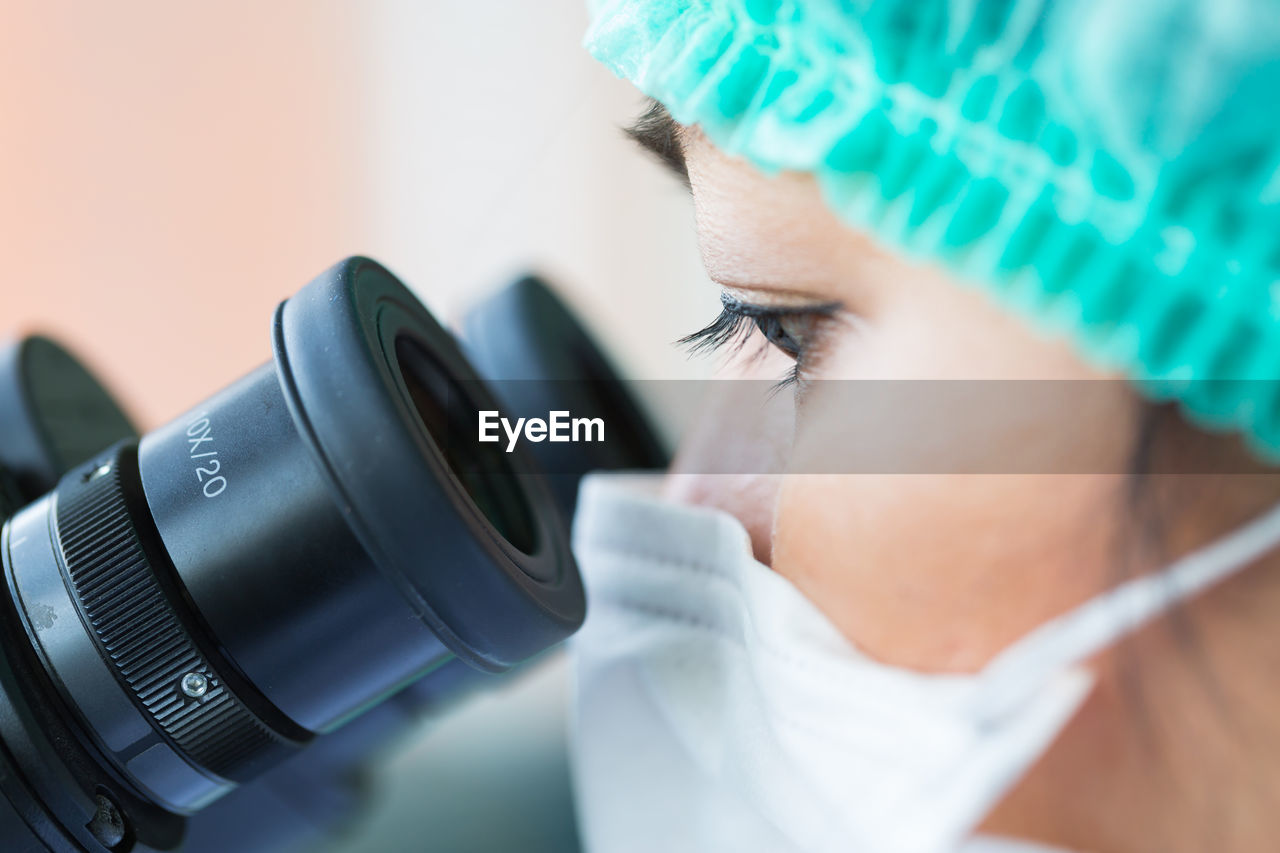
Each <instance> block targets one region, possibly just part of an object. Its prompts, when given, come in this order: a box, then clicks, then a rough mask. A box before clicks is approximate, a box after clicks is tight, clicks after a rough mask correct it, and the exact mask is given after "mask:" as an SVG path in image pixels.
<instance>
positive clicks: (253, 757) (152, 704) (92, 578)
mask: <svg viewBox="0 0 1280 853" xmlns="http://www.w3.org/2000/svg"><path fill="white" fill-rule="evenodd" d="M126 451H127V448H125V449H122V450H119V451H117V452H116V453H115V454H114V455H113V456H112V457H111V458H110V459H109V460H106V461H103V462H100V463H98V464H97V466H96V467H89V468H86V469H85V473H84V474H82V475H81V476H71V477H65V478H63V481H62V483H61V484H60V485H59V487H58V491H57V498H56V500H57V504H56V517H57V537H58V541H59V544H60V545H61V550H62V555H63V567H62V568H63V571H64V572H65V573H66V577H67V579H68V580H69V582H70V583H69V587H70V589H71V590H72V597H73V598H74V599H75V601H76V605H77V607H79V609H80V612H81V616H82V617H83V619H84V622H85V624H86V625H87V626H89V628H90V629H91V631H90V633H91V634H92V635H93V639H94V641H95V643H96V644H97V645H98V647H99V649H100V650H101V652H102V656H103V659H104V660H106V661H107V662H108V663H109V664H110V665H111V667H112V668H113V669H114V670H115V673H116V674H117V676H118V677H119V679H120V681H121V683H123V684H124V685H125V686H126V687H127V689H128V691H129V693H130V694H131V695H132V696H133V698H134V699H135V700H136V702H137V704H138V706H139V707H140V708H141V709H142V711H143V712H144V713H145V714H146V715H147V716H148V717H149V718H150V719H151V720H152V721H153V722H154V723H155V726H156V729H157V730H158V731H160V732H162V733H163V734H164V735H165V736H166V737H167V738H168V739H169V740H170V741H171V742H172V743H173V745H174V747H175V748H177V749H178V750H179V751H180V752H181V753H182V754H183V755H185V756H186V757H187V758H188V759H189V760H190V761H192V762H193V763H195V764H196V765H198V766H200V767H203V768H205V769H206V770H208V771H210V772H212V773H215V774H217V775H218V776H221V777H223V778H226V779H231V780H235V781H242V779H240V778H238V777H241V776H242V775H244V774H243V773H242V772H240V771H243V770H244V769H245V768H246V765H250V764H254V763H256V762H257V761H258V760H260V759H261V758H262V756H263V755H264V753H278V751H279V750H280V749H281V748H284V749H288V750H292V749H294V748H296V747H297V746H298V744H296V743H295V742H294V741H292V740H290V739H288V738H286V737H284V736H283V735H281V734H279V733H278V732H276V731H275V730H274V729H272V728H270V727H269V726H268V725H267V724H265V723H264V722H263V721H262V720H261V719H260V718H259V717H258V716H257V715H256V714H254V713H253V712H252V711H251V710H250V709H249V708H248V707H246V706H245V704H244V702H242V701H241V700H240V699H239V698H238V697H237V696H236V695H235V694H234V693H233V692H232V691H231V690H230V689H229V688H228V686H227V685H226V684H225V682H224V680H223V679H222V678H221V677H220V676H219V674H218V673H217V671H216V670H215V669H214V666H213V665H212V663H211V662H210V660H209V659H208V658H207V657H206V656H205V655H204V654H202V653H201V651H200V649H199V648H198V647H197V645H196V643H195V641H194V640H193V639H192V637H191V634H190V632H189V631H188V629H187V627H186V625H185V624H184V622H183V620H182V618H181V617H180V615H179V613H178V610H177V608H176V607H175V606H174V604H173V602H172V601H171V600H170V596H169V595H168V594H167V593H166V591H165V589H164V588H163V587H162V586H161V584H160V581H159V580H158V579H157V577H156V573H155V570H154V567H153V566H152V564H151V560H150V559H149V558H148V556H147V552H146V549H145V548H144V546H143V542H142V537H141V536H140V535H139V532H138V529H137V527H136V525H135V523H134V520H133V518H132V517H131V516H130V513H129V511H128V501H127V495H126V490H125V483H124V479H123V475H122V465H121V461H122V460H121V456H122V454H124V453H125V452H126Z"/></svg>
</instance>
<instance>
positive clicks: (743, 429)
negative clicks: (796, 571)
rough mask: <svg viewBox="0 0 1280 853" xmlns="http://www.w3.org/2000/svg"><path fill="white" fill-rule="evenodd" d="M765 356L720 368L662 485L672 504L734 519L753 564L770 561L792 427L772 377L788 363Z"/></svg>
mask: <svg viewBox="0 0 1280 853" xmlns="http://www.w3.org/2000/svg"><path fill="white" fill-rule="evenodd" d="M789 364H790V362H789V361H787V359H786V358H785V356H782V355H781V354H777V353H772V351H771V354H770V355H768V356H765V357H760V358H747V359H743V360H741V362H740V363H736V364H731V365H727V366H726V367H725V368H724V369H723V370H722V371H721V372H720V373H719V374H718V375H717V377H716V378H715V379H712V380H708V382H707V385H708V388H707V393H705V394H703V395H701V397H702V400H703V403H702V408H701V411H700V412H699V414H698V417H697V418H695V419H694V421H693V425H692V426H691V427H690V428H689V430H688V431H687V432H686V434H685V435H684V436H683V437H682V438H681V442H680V446H679V448H678V449H677V451H676V455H675V459H674V461H673V462H672V465H671V469H670V471H669V473H668V475H667V478H666V481H665V483H664V493H665V495H666V497H668V498H669V499H672V500H678V501H681V502H683V503H689V504H696V505H699V506H709V507H715V508H717V509H720V510H723V511H725V512H727V513H729V514H731V515H733V516H735V517H736V518H737V519H738V520H739V521H741V522H742V524H743V526H744V527H746V529H747V533H748V534H749V535H750V536H751V548H752V551H753V552H754V553H755V557H756V559H757V560H759V561H760V562H762V563H764V564H766V565H768V564H769V561H770V558H771V556H772V550H773V549H772V541H773V519H774V508H775V506H776V504H777V496H778V489H779V486H780V484H781V480H782V476H783V471H784V470H785V467H786V461H787V451H788V449H789V448H790V445H791V436H792V432H793V430H794V425H795V411H794V406H793V404H792V398H791V395H790V394H788V393H786V392H785V391H784V392H777V393H775V392H776V391H777V389H776V387H775V385H776V380H777V377H778V376H779V375H781V374H782V373H783V372H784V370H785V368H786V367H787V366H789Z"/></svg>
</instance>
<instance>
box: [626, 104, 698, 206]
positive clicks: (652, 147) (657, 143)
mask: <svg viewBox="0 0 1280 853" xmlns="http://www.w3.org/2000/svg"><path fill="white" fill-rule="evenodd" d="M681 131H682V128H681V127H680V124H679V123H678V122H677V121H676V120H675V119H673V118H672V117H671V113H669V112H667V108H666V107H664V106H663V105H662V104H660V103H658V102H657V101H655V100H653V99H652V98H650V99H649V105H648V106H647V107H646V108H645V111H644V112H643V113H641V114H640V116H639V117H638V118H637V119H636V120H635V121H633V122H632V123H631V125H630V126H629V127H627V128H625V129H624V132H625V133H626V134H627V136H629V137H631V139H633V140H635V142H636V143H638V144H639V145H640V147H641V148H643V149H644V150H646V151H648V152H649V153H650V154H652V155H653V156H654V157H656V158H658V161H659V162H660V163H662V165H663V166H665V167H666V168H667V170H668V171H670V172H671V173H672V174H674V175H675V176H676V178H677V179H679V181H680V183H682V184H684V185H685V186H686V187H688V186H689V168H688V166H687V165H686V164H685V160H684V146H683V145H681V144H680V134H681Z"/></svg>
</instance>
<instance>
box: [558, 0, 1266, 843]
mask: <svg viewBox="0 0 1280 853" xmlns="http://www.w3.org/2000/svg"><path fill="white" fill-rule="evenodd" d="M599 5H600V6H601V8H599V9H597V10H596V12H595V17H594V20H593V24H592V29H591V31H590V33H589V35H588V38H587V44H588V48H589V49H590V50H591V51H592V53H593V54H594V55H595V56H596V57H597V58H599V59H601V60H602V61H604V62H605V63H606V64H607V65H608V66H610V67H611V68H612V69H613V70H614V71H615V72H616V73H618V74H620V75H622V76H625V77H627V78H628V79H630V80H632V81H633V82H634V83H636V85H637V86H638V87H639V88H640V89H641V90H642V91H643V92H644V93H645V94H646V95H649V96H651V97H652V98H654V99H655V100H656V102H657V104H659V105H660V106H656V107H655V108H654V109H653V110H651V111H650V112H649V113H648V114H646V116H644V117H643V118H642V120H641V121H640V122H639V123H638V124H637V127H636V128H635V130H634V131H633V132H634V134H635V135H636V136H637V137H638V138H639V139H641V141H643V142H645V143H646V144H647V145H648V146H649V147H651V148H653V149H654V150H655V151H657V153H659V154H660V155H661V156H662V157H663V159H664V160H666V161H667V163H668V164H669V165H671V166H672V167H673V168H675V169H676V170H677V171H678V172H679V173H680V175H681V176H682V177H685V178H686V179H687V180H688V183H689V185H690V187H691V190H692V196H693V202H694V207H695V211H696V214H697V228H698V235H699V240H700V244H701V247H702V252H703V257H704V261H705V264H706V267H707V271H708V273H709V275H710V277H711V278H712V279H713V280H714V281H715V282H717V283H718V284H719V285H720V286H721V288H722V289H723V300H724V304H725V310H724V314H723V315H722V316H721V317H719V318H717V320H716V321H715V322H714V323H713V324H712V325H711V326H710V327H708V328H707V329H704V330H703V331H702V332H699V333H697V334H695V335H694V336H693V342H694V343H695V344H697V343H699V342H701V343H704V344H706V343H707V342H710V343H711V344H714V345H719V344H723V343H726V342H730V343H733V342H736V343H742V342H743V341H744V340H746V339H747V338H748V337H750V338H752V339H753V340H754V341H755V342H757V343H758V342H761V341H763V342H765V345H766V346H768V347H772V349H773V351H774V355H773V356H772V357H771V359H773V360H777V359H781V360H782V361H786V362H788V363H789V365H788V369H789V370H790V371H791V374H792V375H791V377H790V378H791V379H793V380H795V381H794V382H793V383H792V385H793V390H794V393H795V399H796V400H797V409H796V414H795V424H794V436H793V437H791V446H790V451H789V453H790V456H789V457H788V458H789V462H788V463H787V465H788V471H789V473H786V474H784V475H782V476H780V477H773V476H769V477H761V478H756V479H755V480H754V481H753V482H751V483H746V482H745V479H750V478H742V477H739V478H731V479H726V478H716V477H693V478H691V479H690V478H674V479H672V480H670V481H669V482H668V483H667V487H666V490H667V495H666V500H659V499H657V498H654V497H651V496H647V495H645V494H642V493H641V489H640V488H639V487H638V486H637V485H635V484H631V483H625V482H618V481H613V480H606V479H600V480H596V481H594V482H591V483H589V484H588V485H587V487H586V489H585V491H584V494H583V499H582V507H583V508H582V510H581V511H580V516H579V518H578V520H577V523H576V531H575V538H576V544H577V548H578V552H579V554H580V560H581V563H582V565H583V569H584V573H585V575H586V579H587V584H588V590H589V600H590V605H591V616H590V618H589V619H588V625H587V628H586V629H585V630H584V632H583V633H582V634H581V635H580V637H579V638H578V640H577V642H576V644H575V648H574V651H575V655H576V657H577V673H578V698H577V701H578V711H579V714H578V718H577V728H576V738H577V742H576V758H575V761H576V769H577V774H578V782H577V786H578V796H579V801H580V805H581V812H582V826H583V831H584V835H585V837H586V840H587V842H588V845H589V846H590V847H591V848H593V849H609V850H616V849H622V850H656V849H663V850H721V849H722V850H735V851H738V850H811V849H815V850H868V851H874V853H882V851H943V850H955V849H964V850H979V849H988V848H990V849H993V850H995V849H1000V850H1003V849H1010V850H1022V849H1041V847H1040V846H1039V845H1045V846H1047V847H1048V848H1050V849H1063V850H1082V851H1083V850H1089V851H1138V850H1160V851H1182V850H1248V851H1251V850H1271V849H1274V848H1275V845H1276V842H1275V838H1276V837H1277V833H1278V832H1280V809H1277V806H1280V723H1277V722H1276V714H1275V710H1276V709H1277V707H1280V682H1278V681H1277V680H1276V679H1275V677H1274V676H1275V673H1276V671H1277V668H1276V665H1277V663H1280V635H1277V633H1276V631H1275V627H1274V624H1275V618H1274V614H1276V613H1277V612H1280V582H1278V581H1277V574H1276V570H1277V568H1280V567H1278V566H1277V565H1276V563H1277V561H1280V555H1277V553H1276V552H1275V551H1274V550H1273V546H1274V545H1275V544H1276V540H1278V539H1280V517H1278V516H1277V514H1276V512H1275V510H1274V509H1273V505H1274V504H1276V502H1277V501H1278V500H1280V481H1277V480H1276V479H1275V477H1274V476H1272V475H1271V473H1270V472H1271V470H1272V469H1271V467H1270V462H1271V461H1273V460H1274V459H1275V458H1277V454H1280V401H1278V400H1277V393H1276V392H1277V388H1278V387H1280V383H1276V382H1275V381H1274V380H1275V379H1276V378H1277V377H1276V372H1277V368H1278V367H1280V293H1278V292H1277V289H1276V287H1275V285H1274V284H1273V282H1274V281H1276V280H1277V279H1278V278H1280V239H1278V238H1277V237H1276V234H1277V233H1280V231H1278V230H1277V227H1276V226H1277V225H1280V217H1278V214H1280V206H1278V204H1277V203H1278V202H1280V192H1278V191H1277V189H1276V188H1277V186H1280V172H1278V171H1277V166H1278V165H1280V132H1278V131H1280V127H1277V124H1278V119H1277V117H1276V113H1275V110H1274V109H1273V107H1272V106H1270V104H1271V100H1270V98H1271V95H1270V94H1269V93H1273V92H1274V91H1276V90H1277V89H1276V87H1277V85H1280V16H1277V14H1276V11H1277V10H1276V9H1275V8H1274V7H1273V6H1272V4H1269V3H1264V2H1250V0H1237V2H1227V3H1213V4H1210V3H1197V2H1179V3H1161V4H1155V3H1125V4H1113V3H1105V2H1101V0H1099V2H1083V3H1067V2H1060V3H1053V2H1049V0H1045V2H1030V0H1024V2H980V3H953V4H950V5H949V4H946V3H941V2H925V0H914V2H906V0H902V1H901V2H882V0H876V2H871V0H867V2H859V3H851V2H839V1H838V0H779V1H778V2H773V0H610V2H604V3H602V4H599ZM754 345H755V344H753V343H752V341H749V340H748V341H747V349H752V348H754ZM753 364H754V365H755V366H754V367H752V368H751V369H752V370H755V369H756V368H757V367H759V366H761V365H764V364H766V362H758V363H753ZM768 364H770V365H771V366H776V361H770V362H768ZM853 379H857V380H866V379H876V380H968V382H967V383H961V384H962V385H964V386H966V387H968V388H970V389H974V388H981V389H982V390H981V391H980V392H979V393H980V394H993V393H994V394H997V395H998V394H1001V393H1004V392H1002V391H1000V390H998V389H1001V388H1008V389H1014V390H1011V391H1009V392H1008V393H1009V395H1010V396H1009V397H1007V398H1004V400H1005V402H1006V403H1008V405H1003V404H996V405H990V406H967V407H966V406H955V407H943V408H942V409H940V410H939V411H934V412H932V413H931V414H932V415H934V416H937V417H932V418H930V419H929V420H928V421H927V422H925V423H926V424H927V425H932V426H931V427H928V426H926V428H924V429H921V423H922V421H920V420H919V419H911V430H915V431H916V432H915V433H912V435H914V436H916V438H917V439H918V438H919V435H920V434H924V435H925V437H926V439H928V440H925V441H920V440H914V439H913V440H908V441H905V443H903V444H893V443H892V442H886V443H885V444H884V445H883V447H882V448H880V449H879V450H877V453H879V452H880V451H881V450H884V452H886V453H889V454H890V458H889V459H888V461H885V459H884V457H878V458H879V464H875V465H869V464H868V459H869V458H872V457H869V456H867V455H865V454H864V455H857V454H855V455H854V458H853V459H852V461H851V460H850V458H848V457H845V456H838V457H837V458H836V460H835V461H830V464H829V467H827V468H825V469H824V468H823V467H822V464H821V460H822V459H823V458H824V457H823V454H824V453H826V452H829V451H830V449H831V448H832V447H833V446H835V445H834V444H833V442H834V443H838V442H839V441H840V436H841V433H840V431H839V430H835V431H833V430H832V429H831V424H832V422H833V421H832V408H833V404H832V402H831V401H832V400H836V401H839V400H841V399H845V400H848V399H850V398H848V397H842V395H843V394H847V393H848V392H847V390H844V391H842V390H839V389H848V388H857V387H865V386H866V385H867V383H862V384H859V383H841V382H834V381H831V380H853ZM1006 380H1023V381H1020V382H1016V383H1006V382H1005V381H1006ZM1049 380H1052V382H1050V381H1049ZM1059 380H1070V381H1069V382H1061V381H1059ZM941 386H942V383H924V384H923V385H916V384H912V383H905V382H903V383H897V382H890V383H888V385H887V386H886V385H884V384H879V385H877V386H876V387H897V388H906V389H918V388H929V389H935V390H936V389H937V388H939V387H941ZM947 387H950V386H947ZM1044 388H1052V389H1056V390H1055V391H1053V393H1051V394H1049V395H1048V396H1043V394H1042V390H1043V389H1044ZM992 389H997V390H992ZM1018 389H1023V390H1018ZM1026 389H1038V390H1034V391H1027V392H1026V393H1025V394H1024V393H1023V391H1025V390H1026ZM906 393H908V396H911V397H912V399H913V400H916V401H917V402H919V400H920V399H922V395H921V394H919V393H917V392H916V391H914V390H910V391H908V392H906ZM1038 395H1039V396H1038ZM864 399H874V398H864ZM895 399H896V398H895ZM984 399H996V398H984ZM819 400H825V401H826V402H825V403H820V402H818V401H819ZM1045 400H1053V401H1054V404H1052V405H1050V404H1048V403H1046V404H1044V405H1040V404H1039V403H1038V402H1034V401H1040V402H1043V401H1045ZM1028 401H1032V402H1028ZM883 408H884V407H880V409H876V411H877V412H879V411H882V410H883ZM858 414H859V416H860V417H861V416H862V415H865V414H866V412H865V411H861V412H859V413H858ZM844 418H845V422H846V424H849V423H852V422H853V420H854V418H853V413H852V412H850V411H849V410H848V409H846V410H845V411H844ZM836 420H837V421H838V420H839V418H838V417H837V419H836ZM859 422H860V423H861V421H859ZM742 427H743V422H742V421H740V420H739V421H737V422H733V421H730V422H721V423H718V424H715V423H713V424H711V425H709V426H708V427H707V429H706V430H705V432H707V433H708V434H710V435H711V436H712V437H713V439H712V440H711V441H709V442H708V441H703V442H701V443H700V444H701V446H702V447H703V448H704V449H705V448H706V447H707V446H715V445H716V444H717V443H720V444H728V445H733V444H735V436H737V435H739V434H740V433H741V432H742ZM848 429H849V430H850V432H849V433H847V435H849V436H852V435H855V434H856V435H858V436H859V438H858V439H857V442H859V443H860V442H861V441H862V440H864V439H866V438H867V435H870V436H871V438H870V439H869V440H880V441H883V440H884V438H885V436H886V433H891V434H896V433H895V429H894V426H893V422H892V419H890V420H889V422H888V423H887V424H882V425H881V426H880V427H879V428H877V429H874V430H871V431H869V432H868V433H866V434H863V433H855V432H853V427H848ZM717 437H718V441H717ZM846 443H855V439H853V438H852V437H850V438H849V439H848V440H847V442H846ZM939 447H941V448H942V450H943V454H942V456H941V457H940V456H939V455H937V454H936V453H933V454H932V455H930V453H932V452H933V451H936V450H937V449H938V448H939ZM885 448H887V449H885ZM904 448H905V449H904ZM1028 448H1031V449H1030V450H1028ZM760 452H761V453H763V454H766V455H769V458H772V456H771V454H773V453H774V452H775V451H774V450H767V451H766V450H761V451H760ZM921 454H924V458H927V460H928V461H926V462H923V463H922V462H920V461H919V460H920V459H921V458H922V456H921ZM1015 457H1016V458H1017V460H1018V461H1017V463H1016V464H1003V463H1002V460H1007V459H1009V458H1015ZM761 458H762V459H763V458H764V457H763V456H762V457H761ZM685 459H686V461H685V467H686V468H687V469H689V470H695V471H696V470H712V469H713V468H714V465H711V464H704V463H703V462H702V461H701V460H700V459H698V458H696V457H693V458H691V457H690V456H689V455H688V454H686V455H685ZM797 460H801V462H800V463H799V464H797ZM815 460H817V461H815ZM768 467H769V466H767V465H765V464H764V463H763V462H761V463H760V466H759V468H758V469H757V470H759V471H761V472H763V471H765V469H766V468H768ZM717 470H718V469H717ZM833 474H834V475H833ZM726 483H727V484H729V485H728V486H726V485H725V484H726ZM673 497H674V498H679V499H683V500H684V501H685V503H686V504H688V503H690V502H693V503H701V504H704V505H705V506H703V507H690V506H687V505H686V506H683V507H681V506H679V505H678V504H677V503H675V502H673V501H672V500H671V498H673ZM744 529H745V532H744ZM748 542H749V543H750V544H748ZM753 551H754V555H755V557H756V558H757V559H758V560H759V562H757V561H756V560H753V559H752V552H753ZM766 566H767V568H766Z"/></svg>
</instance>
